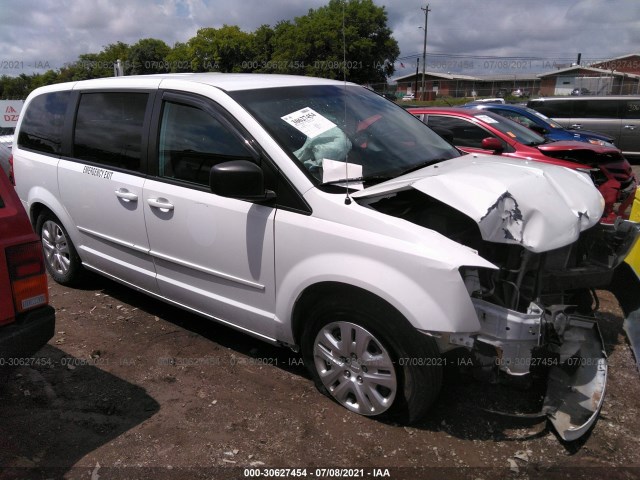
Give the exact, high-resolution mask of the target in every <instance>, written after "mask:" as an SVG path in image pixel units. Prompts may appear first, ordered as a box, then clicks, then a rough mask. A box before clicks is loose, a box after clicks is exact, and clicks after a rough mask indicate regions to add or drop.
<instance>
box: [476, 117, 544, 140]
mask: <svg viewBox="0 0 640 480" xmlns="http://www.w3.org/2000/svg"><path fill="white" fill-rule="evenodd" d="M474 117H475V118H477V119H478V120H481V121H483V122H485V123H488V124H490V125H491V126H492V127H493V128H495V129H497V130H500V131H501V132H502V133H504V134H505V135H507V136H508V137H510V138H512V139H513V140H515V141H516V142H519V143H522V144H524V145H530V146H535V145H541V144H543V143H545V142H546V140H545V138H544V137H542V136H540V135H538V134H537V133H535V132H534V131H533V130H529V129H528V128H527V127H524V126H522V125H520V124H519V123H517V122H514V121H513V120H509V119H508V118H505V117H503V116H501V115H497V114H494V113H490V112H487V111H482V113H478V114H476V115H474Z"/></svg>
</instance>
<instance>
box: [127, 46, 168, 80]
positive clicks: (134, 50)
mask: <svg viewBox="0 0 640 480" xmlns="http://www.w3.org/2000/svg"><path fill="white" fill-rule="evenodd" d="M170 51H171V49H170V48H169V46H168V45H167V44H166V43H164V42H163V41H162V40H157V39H155V38H144V39H142V40H140V41H138V43H136V44H134V45H131V47H130V48H129V52H128V62H127V67H128V68H127V71H128V73H130V74H131V75H144V74H149V73H166V72H169V71H170V68H169V65H168V63H167V62H166V58H167V55H169V52H170Z"/></svg>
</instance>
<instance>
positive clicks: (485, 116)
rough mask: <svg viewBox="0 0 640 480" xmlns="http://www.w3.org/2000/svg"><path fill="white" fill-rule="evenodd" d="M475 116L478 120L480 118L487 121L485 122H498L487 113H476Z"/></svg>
mask: <svg viewBox="0 0 640 480" xmlns="http://www.w3.org/2000/svg"><path fill="white" fill-rule="evenodd" d="M476 118H479V119H480V120H482V121H484V122H487V123H498V121H497V120H494V119H493V118H491V117H490V116H489V115H476Z"/></svg>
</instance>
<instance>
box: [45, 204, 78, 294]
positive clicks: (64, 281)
mask: <svg viewBox="0 0 640 480" xmlns="http://www.w3.org/2000/svg"><path fill="white" fill-rule="evenodd" d="M36 232H37V233H38V235H39V236H40V239H41V241H42V252H43V254H44V263H45V265H46V267H47V271H48V272H49V275H51V277H52V278H53V279H54V280H55V281H56V282H58V283H59V284H61V285H66V286H71V285H75V284H77V283H78V282H79V280H80V278H81V276H82V261H81V260H80V257H79V256H78V253H77V252H76V249H75V247H74V246H73V243H72V242H71V239H70V238H69V234H68V233H67V231H66V230H65V228H64V227H63V226H62V222H60V220H58V219H57V218H56V217H55V215H53V214H52V213H50V212H45V213H43V214H42V215H40V216H39V217H38V221H37V222H36Z"/></svg>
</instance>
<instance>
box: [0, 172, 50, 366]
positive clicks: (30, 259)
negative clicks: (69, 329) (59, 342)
mask: <svg viewBox="0 0 640 480" xmlns="http://www.w3.org/2000/svg"><path fill="white" fill-rule="evenodd" d="M54 328H55V312H54V309H53V308H52V307H51V306H50V305H49V291H48V287H47V277H46V273H45V267H44V260H43V257H42V244H41V243H40V239H39V238H38V236H37V235H36V234H35V233H33V228H32V227H31V223H30V222H29V218H28V216H27V213H26V212H25V210H24V208H23V206H22V203H20V199H19V198H18V195H17V194H16V191H15V190H14V188H13V186H12V185H11V183H9V179H8V178H7V176H6V175H5V173H4V171H2V170H1V169H0V378H1V377H3V376H5V375H6V373H7V372H8V370H9V368H10V367H13V366H21V365H30V364H31V363H29V358H28V357H30V356H31V355H33V354H34V353H35V352H37V351H38V350H40V348H42V346H44V345H45V344H46V343H47V342H48V341H49V339H50V338H51V337H53V333H54Z"/></svg>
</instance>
